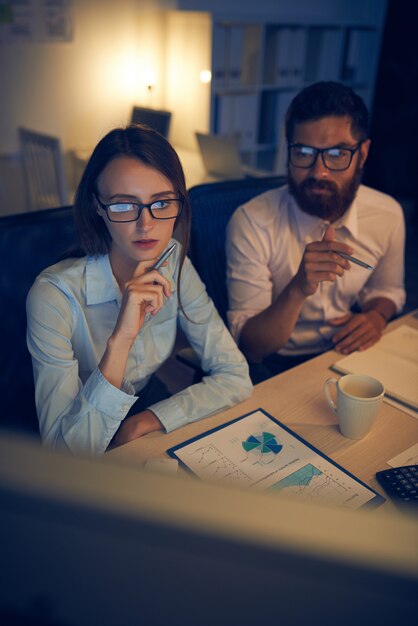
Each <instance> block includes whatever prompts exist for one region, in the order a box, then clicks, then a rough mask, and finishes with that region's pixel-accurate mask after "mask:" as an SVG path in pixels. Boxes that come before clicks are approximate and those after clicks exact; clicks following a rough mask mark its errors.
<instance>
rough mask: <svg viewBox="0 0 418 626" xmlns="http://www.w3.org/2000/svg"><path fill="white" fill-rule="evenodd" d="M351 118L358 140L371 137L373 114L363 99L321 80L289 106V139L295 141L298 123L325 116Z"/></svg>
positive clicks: (349, 88) (336, 85) (289, 141)
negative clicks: (370, 121)
mask: <svg viewBox="0 0 418 626" xmlns="http://www.w3.org/2000/svg"><path fill="white" fill-rule="evenodd" d="M346 115H347V116H348V117H350V118H351V120H352V125H351V128H352V133H353V135H356V136H357V139H359V140H361V139H366V138H367V137H368V135H369V112H368V110H367V107H366V105H365V104H364V102H363V100H362V98H360V96H359V95H357V94H356V93H355V92H354V91H353V90H352V89H351V87H347V86H346V85H343V84H342V83H337V82H334V81H321V82H319V83H314V84H313V85H309V86H308V87H305V89H302V91H301V92H300V93H298V94H297V96H295V97H294V98H293V100H292V102H291V103H290V105H289V108H288V110H287V113H286V139H287V141H288V143H291V142H292V141H293V136H294V132H295V126H296V124H300V123H301V122H310V121H313V120H318V119H321V118H322V117H330V116H337V117H343V116H346Z"/></svg>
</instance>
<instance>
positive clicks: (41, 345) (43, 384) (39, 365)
mask: <svg viewBox="0 0 418 626" xmlns="http://www.w3.org/2000/svg"><path fill="white" fill-rule="evenodd" d="M26 309H27V320H28V327H27V344H28V349H29V352H30V353H31V356H32V364H33V372H34V380H35V401H36V408H37V413H38V419H39V426H40V432H41V437H42V441H43V443H44V444H45V445H49V446H51V447H60V448H64V449H67V450H69V451H71V452H73V453H75V452H77V453H80V452H81V453H86V454H100V453H103V452H104V451H105V450H106V448H107V446H108V445H109V443H110V441H111V439H112V437H113V435H114V434H115V432H116V430H117V429H118V427H119V425H120V422H121V421H122V420H123V418H124V417H125V415H126V414H127V413H128V411H129V409H130V408H131V406H132V405H133V404H134V402H135V401H136V399H137V398H136V397H135V395H134V389H133V387H132V385H131V384H130V383H128V382H124V384H123V388H122V389H117V388H116V387H114V386H113V385H111V384H110V383H109V382H108V381H107V380H106V379H105V378H104V376H103V375H102V373H101V372H100V370H99V369H98V367H96V368H94V369H93V371H92V373H91V374H90V376H89V377H88V379H87V380H86V381H85V382H84V384H83V383H82V381H81V380H80V377H79V367H78V361H77V360H76V359H75V357H74V353H73V348H72V331H73V326H74V325H75V324H76V323H77V320H76V312H75V310H74V309H73V306H72V303H71V300H70V298H69V297H68V296H67V295H66V294H65V293H63V292H62V291H61V290H60V289H59V288H58V287H57V286H56V285H54V284H52V283H50V282H48V281H46V280H39V279H38V280H37V281H36V282H35V284H34V285H33V287H32V288H31V290H30V292H29V294H28V297H27V302H26Z"/></svg>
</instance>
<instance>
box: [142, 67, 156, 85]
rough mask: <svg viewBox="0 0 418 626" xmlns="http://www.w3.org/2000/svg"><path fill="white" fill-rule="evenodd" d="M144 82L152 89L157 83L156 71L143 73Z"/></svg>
mask: <svg viewBox="0 0 418 626" xmlns="http://www.w3.org/2000/svg"><path fill="white" fill-rule="evenodd" d="M143 81H144V84H145V85H146V86H147V87H148V89H152V87H154V85H155V83H156V82H157V75H156V73H155V72H154V70H145V71H144V73H143Z"/></svg>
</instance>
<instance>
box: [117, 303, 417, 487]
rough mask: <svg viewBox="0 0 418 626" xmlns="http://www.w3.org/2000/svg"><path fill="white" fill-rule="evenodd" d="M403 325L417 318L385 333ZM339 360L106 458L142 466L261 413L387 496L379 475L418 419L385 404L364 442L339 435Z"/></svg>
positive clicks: (303, 369) (410, 440)
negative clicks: (326, 386)
mask: <svg viewBox="0 0 418 626" xmlns="http://www.w3.org/2000/svg"><path fill="white" fill-rule="evenodd" d="M401 324H408V325H410V326H412V327H414V328H418V312H415V316H414V313H410V314H408V315H406V316H403V317H401V318H399V319H397V320H395V321H393V322H392V323H391V324H389V326H388V328H387V330H386V332H388V331H389V330H393V329H394V328H396V327H397V326H399V325H401ZM340 358H341V355H339V354H338V353H337V352H334V351H330V352H326V353H325V354H322V355H320V356H318V357H315V358H314V359H311V360H310V361H307V362H306V363H303V364H302V365H299V366H298V367H296V368H293V369H291V370H288V371H287V372H284V373H283V374H279V375H278V376H275V377H274V378H270V379H269V380H266V381H265V382H263V383H260V384H259V385H256V386H255V388H254V392H253V394H252V395H251V397H250V398H249V399H248V400H246V401H245V402H241V403H240V404H237V405H235V406H233V407H231V408H230V409H228V410H226V411H222V412H220V413H218V414H217V415H214V416H212V417H208V418H205V419H203V420H200V421H198V422H194V423H193V424H190V425H187V426H184V427H182V428H180V429H178V430H176V431H173V432H171V433H163V432H162V431H159V432H154V433H150V434H149V435H146V436H145V437H142V438H140V439H137V440H135V441H132V442H130V443H128V444H126V445H124V446H121V447H120V448H116V449H114V450H112V451H111V452H108V453H107V454H106V455H105V456H106V457H108V458H109V460H114V461H116V460H118V459H119V460H121V461H124V462H125V461H127V462H129V463H131V462H133V463H139V464H142V463H143V462H144V461H145V460H146V459H149V458H158V457H163V456H166V450H167V449H168V448H171V447H172V446H175V445H177V444H179V443H181V442H183V441H186V440H187V439H190V438H191V437H194V436H196V435H199V434H201V433H203V432H205V431H207V430H209V429H211V428H214V427H216V426H219V425H220V424H224V423H225V422H228V421H230V420H232V419H234V418H235V417H239V416H240V415H245V414H246V413H249V412H251V411H254V410H255V409H257V408H260V407H261V408H263V409H265V410H266V411H267V412H268V413H270V414H271V415H273V417H276V418H277V419H278V420H280V421H281V422H283V423H284V424H286V425H287V426H289V427H290V428H291V429H292V430H294V431H295V432H296V433H298V434H299V435H300V436H301V437H303V438H304V439H306V440H307V441H309V442H310V443H311V444H313V445H314V446H316V447H317V448H319V450H321V451H322V452H323V453H324V454H326V455H328V456H329V457H330V458H331V459H333V460H334V461H336V462H337V463H339V464H340V465H342V467H344V468H345V469H347V470H348V471H350V472H352V473H353V474H354V475H355V476H357V477H358V478H360V479H361V480H363V481H364V482H365V483H367V484H368V485H370V486H372V487H373V488H374V489H376V491H379V492H380V493H383V494H384V492H383V491H382V489H381V488H380V486H379V484H378V483H377V481H376V479H375V473H376V472H377V471H379V470H382V469H385V468H387V467H388V466H387V465H386V463H387V461H388V460H389V459H391V458H393V457H394V456H396V455H397V454H400V453H401V452H403V451H404V450H406V449H407V448H409V447H410V446H412V445H413V444H414V443H417V442H418V419H416V418H414V417H412V416H411V415H408V414H406V413H404V412H403V411H401V410H399V409H397V408H395V407H394V406H392V405H390V404H387V403H386V402H384V403H383V405H382V407H381V410H380V412H379V415H378V418H377V420H376V422H375V424H374V425H373V428H372V430H371V431H370V433H369V434H368V435H367V436H366V437H365V438H364V439H361V440H359V441H354V440H351V439H347V438H346V437H344V436H343V435H341V433H340V431H339V428H338V425H337V420H336V417H335V415H334V413H333V412H332V411H331V409H330V408H329V407H328V405H327V403H326V401H325V398H324V395H323V391H322V386H323V383H324V381H325V380H326V379H327V378H329V377H330V376H334V377H338V374H336V373H335V372H333V371H331V370H330V369H329V367H330V366H331V365H332V364H333V363H335V361H337V360H338V359H340ZM179 471H182V472H183V470H179Z"/></svg>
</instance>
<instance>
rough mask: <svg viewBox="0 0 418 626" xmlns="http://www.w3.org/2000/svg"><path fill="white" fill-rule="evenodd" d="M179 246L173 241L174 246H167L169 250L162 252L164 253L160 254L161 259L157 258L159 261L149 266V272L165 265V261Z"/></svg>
mask: <svg viewBox="0 0 418 626" xmlns="http://www.w3.org/2000/svg"><path fill="white" fill-rule="evenodd" d="M176 246H177V244H176V243H173V245H172V246H170V247H169V248H167V250H166V251H165V252H163V253H162V255H161V256H160V258H159V259H157V261H156V262H155V263H154V265H152V266H151V267H150V268H149V270H148V271H149V272H150V271H151V270H159V269H160V267H161V266H162V265H163V263H164V262H165V261H166V260H167V259H168V257H169V256H170V254H171V253H172V252H173V251H174V249H175V247H176Z"/></svg>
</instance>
